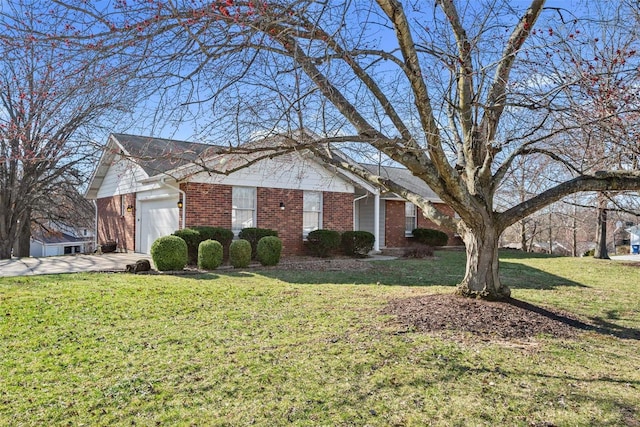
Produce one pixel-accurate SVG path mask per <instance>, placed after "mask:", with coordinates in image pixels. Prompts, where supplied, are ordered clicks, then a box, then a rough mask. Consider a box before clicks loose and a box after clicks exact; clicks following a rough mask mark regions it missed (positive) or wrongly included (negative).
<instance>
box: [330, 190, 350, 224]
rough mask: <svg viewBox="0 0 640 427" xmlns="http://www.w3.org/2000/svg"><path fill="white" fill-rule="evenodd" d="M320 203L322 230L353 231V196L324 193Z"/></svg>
mask: <svg viewBox="0 0 640 427" xmlns="http://www.w3.org/2000/svg"><path fill="white" fill-rule="evenodd" d="M322 201H323V203H322V228H324V229H327V230H336V231H340V232H343V231H350V230H353V194H351V193H330V192H324V193H322Z"/></svg>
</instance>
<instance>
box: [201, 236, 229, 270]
mask: <svg viewBox="0 0 640 427" xmlns="http://www.w3.org/2000/svg"><path fill="white" fill-rule="evenodd" d="M223 251H224V249H223V248H222V245H221V244H220V242H218V241H217V240H211V239H208V240H205V241H203V242H200V245H198V268H200V269H202V270H215V269H216V268H218V267H220V265H221V264H222V254H223Z"/></svg>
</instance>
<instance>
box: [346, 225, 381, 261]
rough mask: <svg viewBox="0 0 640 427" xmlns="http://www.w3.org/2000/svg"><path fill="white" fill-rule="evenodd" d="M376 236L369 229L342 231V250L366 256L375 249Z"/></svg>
mask: <svg viewBox="0 0 640 427" xmlns="http://www.w3.org/2000/svg"><path fill="white" fill-rule="evenodd" d="M375 241H376V237H375V236H374V235H373V233H369V232H368V231H345V232H344V233H342V250H343V251H344V253H345V255H348V256H353V257H357V258H364V257H366V256H367V255H368V254H369V252H371V251H372V250H373V244H374V243H375Z"/></svg>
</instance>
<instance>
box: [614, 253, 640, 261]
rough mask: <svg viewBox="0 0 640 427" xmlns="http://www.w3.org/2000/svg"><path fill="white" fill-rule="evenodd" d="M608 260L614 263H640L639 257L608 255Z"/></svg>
mask: <svg viewBox="0 0 640 427" xmlns="http://www.w3.org/2000/svg"><path fill="white" fill-rule="evenodd" d="M609 258H611V259H612V260H614V261H635V262H640V255H637V254H636V255H631V254H629V255H609Z"/></svg>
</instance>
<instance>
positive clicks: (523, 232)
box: [520, 220, 529, 252]
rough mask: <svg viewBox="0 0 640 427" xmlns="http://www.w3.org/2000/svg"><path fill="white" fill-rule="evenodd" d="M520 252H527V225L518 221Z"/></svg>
mask: <svg viewBox="0 0 640 427" xmlns="http://www.w3.org/2000/svg"><path fill="white" fill-rule="evenodd" d="M520 250H521V251H522V252H529V248H528V246H527V225H526V224H525V222H524V220H522V221H520Z"/></svg>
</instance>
